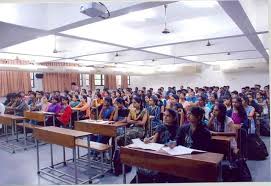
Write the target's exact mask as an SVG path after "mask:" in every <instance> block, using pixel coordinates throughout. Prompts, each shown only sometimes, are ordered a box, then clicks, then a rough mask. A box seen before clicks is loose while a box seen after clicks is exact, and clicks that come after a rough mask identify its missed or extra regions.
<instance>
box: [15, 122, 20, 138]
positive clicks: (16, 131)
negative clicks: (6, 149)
mask: <svg viewBox="0 0 271 186" xmlns="http://www.w3.org/2000/svg"><path fill="white" fill-rule="evenodd" d="M16 124H17V122H16V120H15V121H14V130H15V133H16V141H17V142H18V141H19V137H18V130H17V125H16Z"/></svg>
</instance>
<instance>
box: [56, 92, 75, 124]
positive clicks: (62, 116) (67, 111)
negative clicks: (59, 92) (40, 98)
mask: <svg viewBox="0 0 271 186" xmlns="http://www.w3.org/2000/svg"><path fill="white" fill-rule="evenodd" d="M61 100H62V108H61V111H60V112H59V114H58V117H56V126H58V127H59V126H63V127H67V126H68V125H69V122H70V119H71V115H72V109H71V106H70V105H69V99H68V97H67V96H65V97H62V98H61Z"/></svg>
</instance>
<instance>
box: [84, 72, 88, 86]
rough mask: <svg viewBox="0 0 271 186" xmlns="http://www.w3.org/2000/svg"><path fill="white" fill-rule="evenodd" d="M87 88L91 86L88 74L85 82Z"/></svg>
mask: <svg viewBox="0 0 271 186" xmlns="http://www.w3.org/2000/svg"><path fill="white" fill-rule="evenodd" d="M85 83H86V86H89V75H88V74H86V80H85Z"/></svg>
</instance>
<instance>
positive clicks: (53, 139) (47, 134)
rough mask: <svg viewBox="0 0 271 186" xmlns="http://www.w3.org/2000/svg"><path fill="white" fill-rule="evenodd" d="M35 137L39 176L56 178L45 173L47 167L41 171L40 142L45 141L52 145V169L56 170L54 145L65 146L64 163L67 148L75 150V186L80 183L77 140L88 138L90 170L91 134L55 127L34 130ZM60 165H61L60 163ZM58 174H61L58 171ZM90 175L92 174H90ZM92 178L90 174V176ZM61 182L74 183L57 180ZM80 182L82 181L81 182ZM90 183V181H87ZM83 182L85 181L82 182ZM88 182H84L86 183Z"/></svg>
mask: <svg viewBox="0 0 271 186" xmlns="http://www.w3.org/2000/svg"><path fill="white" fill-rule="evenodd" d="M34 137H35V138H36V147H37V170H38V171H37V172H38V174H40V173H41V172H42V173H45V174H47V175H49V176H52V177H54V178H56V177H55V175H54V174H50V173H47V172H44V171H43V170H44V169H46V168H48V167H45V168H43V169H40V165H39V140H41V141H44V142H46V143H49V144H50V151H51V168H52V169H54V163H53V148H52V144H56V145H60V146H63V159H64V161H63V162H62V163H64V164H65V163H66V160H65V147H68V148H72V149H73V159H74V168H75V175H74V178H75V182H74V183H75V184H77V183H78V180H79V179H78V177H77V160H76V140H77V139H79V138H82V137H88V140H87V142H88V165H89V167H88V168H89V170H90V148H89V147H90V133H87V132H81V131H75V130H71V129H65V128H59V127H54V126H48V127H40V128H34ZM58 164H59V163H58ZM58 172H60V171H59V170H58ZM89 173H90V172H89ZM63 174H64V175H65V173H63ZM89 177H90V174H89ZM56 179H59V180H61V181H64V182H65V183H72V182H69V181H67V180H63V179H62V178H56ZM79 181H80V180H79ZM87 181H89V180H87ZM82 182H83V181H82ZM85 182H86V181H84V183H85Z"/></svg>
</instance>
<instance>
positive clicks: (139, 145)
mask: <svg viewBox="0 0 271 186" xmlns="http://www.w3.org/2000/svg"><path fill="white" fill-rule="evenodd" d="M132 142H133V144H131V145H129V147H131V148H139V149H144V150H153V151H159V150H160V149H161V148H162V147H164V145H163V144H159V143H148V144H146V143H144V142H143V141H141V140H140V139H139V138H137V139H132Z"/></svg>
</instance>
